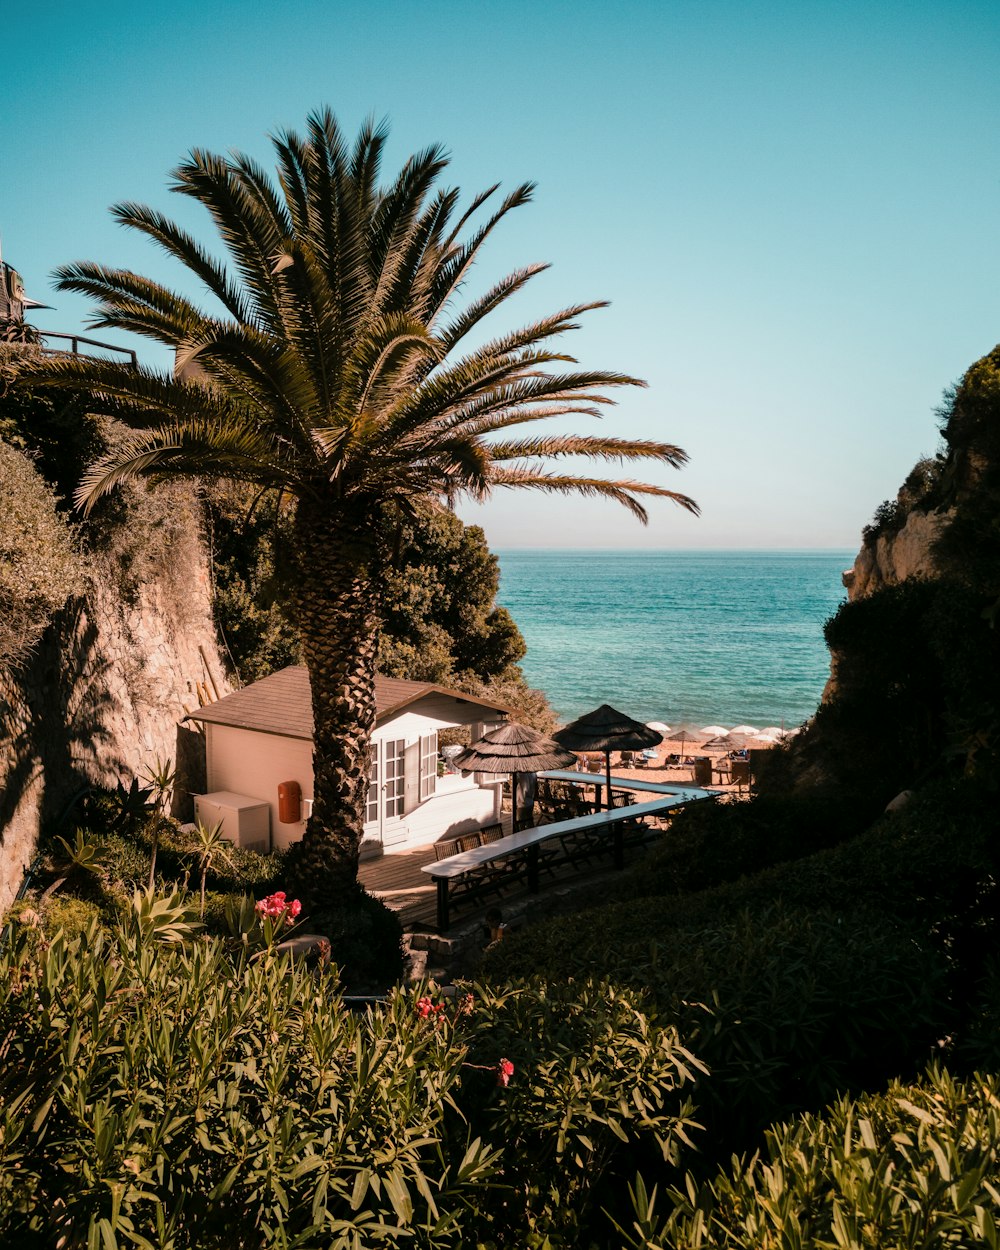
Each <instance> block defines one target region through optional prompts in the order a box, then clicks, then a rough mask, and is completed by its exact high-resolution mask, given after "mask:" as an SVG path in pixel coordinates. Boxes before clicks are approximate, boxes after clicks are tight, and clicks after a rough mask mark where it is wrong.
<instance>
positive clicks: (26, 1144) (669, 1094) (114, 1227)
mask: <svg viewBox="0 0 1000 1250" xmlns="http://www.w3.org/2000/svg"><path fill="white" fill-rule="evenodd" d="M137 904H138V906H137V909H136V911H135V914H134V916H133V918H132V920H130V921H129V923H127V924H126V925H124V926H122V927H121V929H120V930H119V931H118V933H117V935H115V936H110V935H108V934H105V933H103V932H101V931H99V930H98V929H97V928H96V926H92V927H91V928H90V929H89V930H88V931H87V932H86V933H84V934H82V935H81V936H79V937H78V938H77V939H76V940H75V941H73V942H69V941H67V940H66V938H65V937H64V936H62V935H60V936H57V937H56V938H55V939H54V940H53V941H52V943H51V945H50V946H49V947H48V948H47V949H38V950H35V951H32V950H31V949H30V945H29V943H28V941H27V938H26V936H25V934H24V933H23V932H17V933H10V934H8V937H9V941H8V942H7V943H6V945H5V947H4V949H3V950H2V951H0V1036H3V1037H4V1038H5V1039H6V1041H5V1063H4V1067H3V1069H2V1071H0V1243H2V1244H4V1245H55V1244H66V1245H81V1246H82V1245H101V1246H112V1245H119V1246H124V1245H132V1244H137V1245H147V1244H148V1245H155V1246H157V1247H162V1248H164V1250H188V1248H193V1247H198V1250H203V1248H204V1250H222V1248H223V1247H225V1248H226V1250H229V1248H232V1250H237V1248H241V1247H249V1246H258V1245H287V1246H291V1245H298V1246H303V1247H305V1246H312V1245H324V1246H343V1247H345V1248H346V1247H351V1246H358V1247H360V1246H373V1247H374V1246H386V1247H392V1246H400V1247H403V1246H406V1247H410V1246H414V1247H423V1248H424V1250H432V1248H433V1250H450V1248H455V1250H458V1248H459V1247H465V1246H471V1245H483V1244H486V1243H487V1242H488V1243H489V1244H492V1245H494V1246H497V1245H504V1246H506V1245H535V1246H539V1247H541V1246H542V1245H549V1246H553V1247H555V1246H557V1245H566V1246H568V1245H571V1244H575V1242H576V1240H578V1239H579V1238H582V1237H583V1236H584V1235H585V1234H589V1235H591V1236H592V1235H594V1233H595V1231H597V1232H600V1231H602V1224H601V1219H602V1217H601V1214H600V1210H599V1207H600V1205H603V1204H604V1203H605V1202H607V1201H611V1200H613V1195H614V1192H615V1190H616V1189H622V1188H623V1184H622V1181H623V1178H626V1177H628V1176H630V1175H632V1173H633V1171H634V1169H635V1167H637V1166H642V1165H644V1164H646V1163H648V1162H650V1161H651V1160H658V1161H659V1162H660V1163H661V1165H664V1164H669V1165H670V1166H675V1165H676V1164H677V1163H678V1162H679V1160H680V1159H681V1157H682V1154H683V1152H684V1150H685V1148H686V1145H687V1142H688V1139H689V1130H690V1129H691V1128H692V1127H693V1126H692V1124H691V1119H690V1113H691V1108H690V1104H689V1102H688V1100H687V1091H688V1089H689V1088H690V1086H691V1078H692V1076H693V1075H694V1073H695V1072H696V1070H697V1063H696V1061H695V1060H693V1058H692V1057H691V1056H690V1054H689V1053H688V1052H687V1051H686V1050H685V1049H684V1048H683V1047H682V1046H681V1045H680V1043H679V1040H678V1037H677V1033H676V1031H675V1030H671V1029H667V1030H664V1029H661V1028H658V1027H657V1026H655V1024H654V1023H653V1021H652V1020H651V1019H650V1017H649V1015H648V1013H647V1012H646V1011H645V1009H644V1005H643V996H642V995H641V994H639V993H637V992H634V991H621V990H616V989H614V988H613V987H610V986H608V985H606V984H599V983H595V984H590V985H580V986H577V987H575V988H571V987H568V986H563V987H559V988H557V989H547V988H530V989H521V990H517V991H514V992H510V993H505V994H501V995H495V994H492V993H491V992H489V991H479V992H478V993H477V994H475V995H471V994H470V995H469V996H468V998H467V999H466V998H464V997H463V998H459V999H457V1000H456V999H453V1000H451V1001H450V1003H447V1004H446V1003H444V1002H443V1001H442V1002H441V1003H440V1004H433V1003H432V1000H431V996H430V995H429V994H426V996H424V997H422V998H421V999H419V1000H418V997H417V994H422V993H423V992H422V991H418V992H417V994H414V993H412V992H396V993H395V994H394V995H393V996H392V998H391V999H390V1000H389V1001H388V1002H387V1003H385V1004H383V1005H378V1006H375V1007H373V1008H371V1009H369V1010H367V1011H365V1012H364V1013H356V1012H351V1011H348V1010H346V1009H345V1007H344V1005H343V1003H342V1001H341V999H340V997H339V994H338V991H337V978H336V971H335V970H334V969H327V970H324V969H318V970H315V971H311V970H308V969H306V968H305V966H304V965H303V964H301V963H292V962H291V961H289V960H287V959H278V958H276V957H275V955H274V953H273V952H266V953H263V954H256V955H251V954H250V953H249V952H248V950H246V949H244V948H243V947H241V946H240V945H239V944H237V949H235V951H234V950H233V948H232V946H227V944H225V943H223V942H220V941H218V940H214V939H200V940H195V941H187V940H183V937H182V930H183V929H184V927H185V925H186V924H187V920H185V914H184V908H183V900H180V899H165V898H159V899H157V898H155V897H153V896H147V895H140V897H139V899H138V900H137ZM158 918H159V919H158ZM161 921H162V922H163V923H161ZM178 926H179V927H178ZM178 936H180V937H182V940H178V941H175V940H173V939H174V938H175V937H178ZM438 1007H440V1008H441V1009H440V1010H438V1009H437V1008H438ZM504 1059H510V1060H511V1061H512V1063H513V1071H512V1072H511V1071H510V1069H507V1072H506V1075H507V1076H508V1077H509V1085H505V1083H504V1082H503V1081H500V1080H498V1074H499V1073H500V1072H501V1071H502V1069H500V1067H499V1064H500V1061H501V1060H504ZM603 1230H606V1231H610V1229H609V1226H607V1225H604V1226H603Z"/></svg>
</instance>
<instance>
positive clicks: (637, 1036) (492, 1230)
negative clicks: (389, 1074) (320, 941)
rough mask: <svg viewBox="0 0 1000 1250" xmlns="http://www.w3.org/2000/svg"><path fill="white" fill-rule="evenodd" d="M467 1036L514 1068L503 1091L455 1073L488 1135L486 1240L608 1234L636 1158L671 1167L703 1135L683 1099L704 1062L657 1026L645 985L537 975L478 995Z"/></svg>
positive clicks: (578, 1240)
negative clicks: (493, 1168)
mask: <svg viewBox="0 0 1000 1250" xmlns="http://www.w3.org/2000/svg"><path fill="white" fill-rule="evenodd" d="M475 1014H476V1017H477V1036H479V1037H481V1038H485V1039H488V1044H489V1048H490V1049H489V1052H488V1054H489V1057H490V1058H493V1057H495V1056H503V1057H506V1058H508V1059H509V1060H510V1061H511V1062H512V1063H513V1065H514V1071H515V1073H516V1079H513V1080H512V1082H511V1085H510V1088H509V1089H508V1090H507V1092H506V1094H505V1096H504V1097H503V1098H502V1099H499V1100H498V1099H496V1098H493V1097H490V1096H489V1095H490V1093H491V1092H492V1091H491V1090H490V1089H489V1083H488V1082H483V1081H480V1082H477V1083H469V1082H467V1081H465V1082H463V1091H462V1108H463V1112H464V1114H466V1115H467V1116H468V1117H469V1118H470V1121H471V1123H472V1125H473V1129H474V1131H475V1133H476V1135H477V1136H482V1137H483V1138H484V1139H485V1140H487V1141H489V1142H491V1143H495V1144H496V1145H497V1147H498V1150H499V1152H500V1154H499V1179H500V1182H501V1183H502V1185H503V1186H504V1187H505V1188H506V1189H507V1190H508V1197H507V1198H506V1199H505V1201H504V1203H503V1204H502V1205H501V1206H491V1207H490V1208H488V1209H486V1210H484V1212H483V1217H484V1218H483V1220H482V1225H481V1227H480V1228H479V1229H478V1233H479V1237H480V1238H481V1239H482V1240H485V1241H487V1242H488V1243H489V1244H490V1245H496V1246H515V1245H527V1246H539V1247H541V1246H575V1245H591V1244H593V1245H600V1244H611V1242H609V1241H608V1240H607V1239H608V1238H611V1239H612V1240H613V1236H614V1232H613V1228H612V1227H611V1226H610V1225H609V1224H607V1217H606V1215H605V1216H602V1211H607V1210H608V1209H611V1210H615V1209H617V1207H618V1205H619V1203H620V1200H621V1198H622V1196H623V1195H624V1194H625V1193H626V1190H627V1183H628V1180H629V1179H630V1178H631V1176H632V1175H633V1173H634V1171H635V1169H636V1168H637V1167H641V1166H656V1167H658V1168H660V1169H664V1168H666V1169H667V1170H668V1171H673V1169H674V1168H676V1167H677V1166H678V1164H679V1163H680V1161H681V1159H682V1158H686V1157H687V1156H688V1155H690V1154H691V1153H692V1151H693V1149H695V1148H696V1147H695V1143H696V1142H697V1140H698V1138H699V1137H700V1136H701V1133H700V1126H699V1125H698V1124H697V1123H696V1120H697V1119H698V1117H697V1114H696V1112H695V1109H694V1107H693V1105H692V1102H691V1100H690V1091H691V1089H692V1088H693V1083H694V1081H695V1079H696V1077H698V1076H699V1075H700V1074H702V1073H703V1071H704V1069H703V1067H702V1065H701V1063H700V1061H699V1060H698V1059H697V1058H696V1057H695V1056H694V1055H693V1054H692V1053H691V1051H690V1050H689V1049H688V1048H687V1047H686V1046H685V1045H682V1043H681V1037H680V1034H679V1033H678V1031H677V1029H676V1028H674V1027H672V1026H667V1027H663V1026H662V1024H660V1023H657V1022H656V1021H655V1019H654V1018H653V1016H652V1015H651V1012H650V1004H649V1001H648V996H647V995H645V994H644V993H642V992H641V991H638V990H635V989H626V988H622V987H618V986H615V985H613V984H611V983H609V982H607V981H598V980H578V981H573V982H550V983H547V984H546V983H544V982H540V983H539V982H536V983H532V984H529V985H522V986H519V987H517V988H514V989H509V990H507V991H504V992H499V993H496V992H489V991H487V992H481V993H480V995H479V996H478V997H477V999H476V1006H475Z"/></svg>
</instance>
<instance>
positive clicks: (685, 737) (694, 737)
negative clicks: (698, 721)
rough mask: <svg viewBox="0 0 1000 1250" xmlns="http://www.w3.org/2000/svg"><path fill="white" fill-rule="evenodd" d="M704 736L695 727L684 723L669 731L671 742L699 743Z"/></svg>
mask: <svg viewBox="0 0 1000 1250" xmlns="http://www.w3.org/2000/svg"><path fill="white" fill-rule="evenodd" d="M704 736H705V735H704V734H703V733H702V732H701V730H700V729H699V728H698V726H697V725H691V724H687V723H685V724H683V725H675V726H674V727H673V729H672V730H671V731H670V735H669V738H670V741H671V742H700V741H701V740H702V738H703V737H704Z"/></svg>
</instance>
